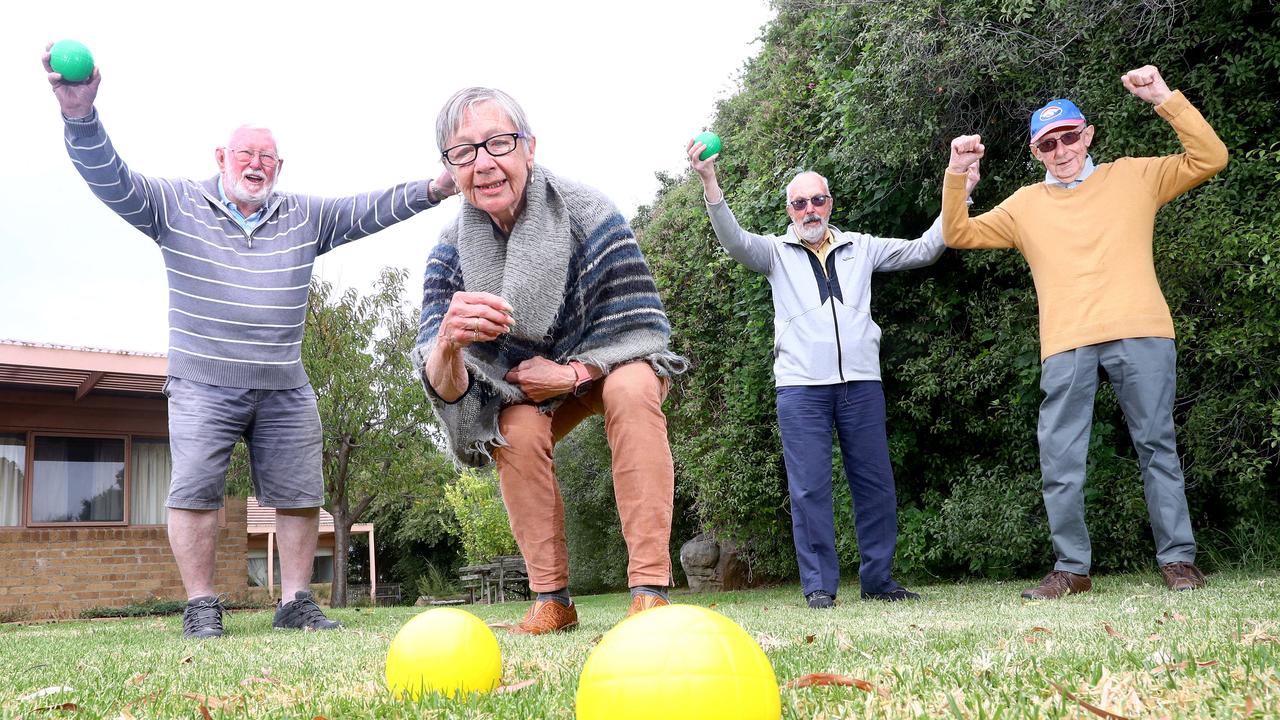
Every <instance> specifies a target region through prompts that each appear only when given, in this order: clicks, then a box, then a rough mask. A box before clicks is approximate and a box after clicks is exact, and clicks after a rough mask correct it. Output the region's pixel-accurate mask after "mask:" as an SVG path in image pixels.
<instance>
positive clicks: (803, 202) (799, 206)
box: [787, 195, 831, 212]
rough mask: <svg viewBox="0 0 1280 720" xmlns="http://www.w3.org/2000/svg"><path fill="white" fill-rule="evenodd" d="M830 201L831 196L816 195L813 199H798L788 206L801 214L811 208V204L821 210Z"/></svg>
mask: <svg viewBox="0 0 1280 720" xmlns="http://www.w3.org/2000/svg"><path fill="white" fill-rule="evenodd" d="M830 199H831V196H830V195H814V196H813V197H811V198H796V199H795V200H792V201H791V202H789V203H787V204H788V205H790V206H791V207H792V209H794V210H795V211H796V212H799V211H801V210H803V209H805V208H807V207H809V203H813V206H814V207H816V208H820V207H822V206H823V205H826V204H827V201H828V200H830Z"/></svg>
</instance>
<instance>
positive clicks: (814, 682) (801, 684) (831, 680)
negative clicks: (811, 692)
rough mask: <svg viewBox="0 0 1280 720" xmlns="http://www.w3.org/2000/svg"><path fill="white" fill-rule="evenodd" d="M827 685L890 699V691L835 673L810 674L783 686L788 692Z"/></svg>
mask: <svg viewBox="0 0 1280 720" xmlns="http://www.w3.org/2000/svg"><path fill="white" fill-rule="evenodd" d="M826 685H839V686H842V687H855V688H858V689H859V690H861V691H863V692H873V693H875V694H877V695H879V696H880V697H881V698H883V699H885V700H888V699H889V689H888V688H883V687H880V686H879V685H876V684H875V683H872V682H868V681H866V680H861V679H859V678H851V677H849V676H847V675H836V674H834V673H809V674H808V675H801V676H800V677H798V678H796V679H795V680H791V681H789V682H787V683H786V684H785V685H783V686H782V687H783V688H786V689H788V690H796V689H799V688H806V687H821V686H826Z"/></svg>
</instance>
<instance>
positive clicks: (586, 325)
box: [413, 167, 687, 466]
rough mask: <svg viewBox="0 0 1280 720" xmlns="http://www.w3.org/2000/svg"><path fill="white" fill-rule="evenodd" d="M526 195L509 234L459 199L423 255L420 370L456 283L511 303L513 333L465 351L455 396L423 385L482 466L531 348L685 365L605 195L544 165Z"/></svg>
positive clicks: (666, 370)
mask: <svg viewBox="0 0 1280 720" xmlns="http://www.w3.org/2000/svg"><path fill="white" fill-rule="evenodd" d="M525 201H526V205H525V210H524V212H523V213H522V214H521V216H520V218H519V219H518V220H517V222H516V225H515V227H514V228H513V229H512V231H511V236H510V238H507V239H503V238H501V237H500V236H498V235H497V234H496V233H495V232H494V229H493V222H492V221H491V220H490V218H489V216H488V214H487V213H485V212H484V211H482V210H479V209H477V208H475V207H473V206H471V205H470V204H466V203H464V204H463V207H462V212H461V213H460V214H459V216H458V219H457V221H456V222H455V223H454V224H453V225H452V226H450V227H448V228H446V229H445V231H444V232H443V233H442V234H441V237H440V242H439V243H438V244H437V245H436V247H435V249H434V250H433V251H432V253H431V257H430V258H429V259H428V260H427V269H426V275H425V279H424V283H423V297H422V320H421V323H420V325H419V330H418V341H417V347H416V348H415V349H414V351H413V360H414V364H415V366H416V367H417V369H418V372H419V375H420V376H421V373H422V367H423V365H424V364H425V362H426V359H427V357H428V356H429V355H430V354H431V348H432V347H433V346H434V345H435V342H436V336H437V334H438V333H439V332H440V322H441V320H442V319H443V318H444V314H445V312H446V311H447V310H448V308H449V302H450V300H451V299H452V298H453V294H454V293H455V292H458V291H460V290H466V291H470V292H488V293H492V294H494V295H498V296H501V297H502V298H504V299H506V300H507V302H509V303H511V306H512V307H513V308H514V313H513V315H514V317H515V320H516V324H515V327H514V329H513V330H512V332H511V333H510V334H508V335H505V336H503V337H500V338H498V339H497V340H494V341H492V342H487V343H476V344H474V345H471V346H469V347H468V348H467V349H466V350H465V351H464V360H465V362H466V365H467V371H468V373H469V375H470V377H471V379H472V382H471V386H470V387H469V388H468V390H467V392H466V393H465V394H464V395H463V396H462V397H461V398H459V400H457V401H456V402H454V403H446V402H444V401H443V400H441V399H440V398H439V397H438V396H437V395H436V394H435V393H434V392H432V390H431V387H430V385H427V386H426V389H427V396H428V397H429V398H430V399H431V401H432V404H433V405H434V407H435V410H436V413H437V415H438V416H439V417H440V420H441V422H442V424H443V425H444V427H445V431H446V433H447V434H448V436H449V442H450V447H451V449H452V450H453V452H454V455H455V456H456V457H457V459H458V461H459V462H461V463H463V464H466V465H473V466H479V465H483V464H485V463H486V462H487V461H488V459H489V455H490V451H491V450H492V448H493V446H495V445H505V440H504V439H503V438H502V437H501V435H500V434H499V432H498V422H497V420H498V413H499V411H500V410H501V408H502V407H503V406H504V405H506V404H511V403H519V402H528V398H526V397H525V396H524V393H522V392H521V390H520V388H518V387H516V386H514V385H511V384H510V383H508V382H506V381H505V380H504V379H503V376H505V375H506V373H507V371H509V370H510V369H511V368H513V367H515V366H516V365H518V364H519V363H521V362H523V361H524V360H527V359H529V358H531V357H533V356H535V355H536V356H541V357H545V358H548V359H550V360H553V361H555V362H558V363H567V362H569V361H572V360H580V361H582V362H584V363H588V364H591V365H595V366H596V367H598V368H601V369H602V370H604V371H605V372H608V371H609V370H610V369H611V368H613V367H615V366H617V365H619V364H621V363H624V362H628V361H631V360H640V359H643V360H647V361H648V362H649V364H650V365H651V366H653V368H654V371H655V372H657V373H658V374H659V375H660V376H674V375H678V374H680V373H683V372H684V371H685V370H686V368H687V362H686V361H685V359H684V358H681V357H679V356H678V355H675V354H673V353H671V352H670V351H669V350H668V349H667V341H668V338H669V337H670V335H671V326H670V324H669V323H668V321H667V315H666V312H665V311H664V310H663V307H662V300H661V299H660V298H659V297H658V288H657V286H656V285H655V284H654V280H653V275H652V274H651V273H650V272H649V266H648V265H647V264H646V263H645V260H644V255H643V254H642V253H641V252H640V246H639V245H638V244H637V243H636V239H635V235H634V234H633V233H632V232H631V227H630V226H629V225H628V224H627V221H626V220H625V219H624V218H623V217H622V214H621V213H619V212H618V210H617V208H616V207H614V205H613V203H611V202H610V201H609V200H608V198H606V197H604V196H603V195H602V194H600V192H599V191H597V190H595V189H593V188H590V187H587V186H585V185H581V184H578V183H575V182H572V181H569V180H565V179H562V178H558V177H556V176H555V175H553V174H551V173H550V172H548V171H547V170H545V169H543V168H541V167H535V168H534V170H533V173H532V174H531V176H530V178H529V184H528V187H527V189H526V191H525ZM424 384H425V377H424ZM555 404H556V403H555V402H554V401H552V402H550V403H548V404H547V407H548V408H550V407H554V405H555Z"/></svg>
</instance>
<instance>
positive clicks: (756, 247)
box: [685, 140, 773, 273]
mask: <svg viewBox="0 0 1280 720" xmlns="http://www.w3.org/2000/svg"><path fill="white" fill-rule="evenodd" d="M706 149H707V146H706V145H703V144H702V143H695V142H694V141H692V140H690V141H689V144H688V145H687V146H686V148H685V151H686V152H687V153H688V155H689V165H690V166H691V167H692V168H693V171H694V172H695V173H697V174H698V177H699V178H701V179H702V197H703V199H704V200H706V202H707V215H708V216H710V218H711V229H712V230H714V231H715V233H716V240H718V241H720V245H721V246H723V247H724V249H725V250H727V251H729V255H730V256H732V257H733V259H734V260H737V261H738V262H740V263H742V264H743V265H746V266H747V267H749V268H751V269H752V270H755V271H756V272H759V273H767V272H769V268H770V267H771V266H772V264H773V243H772V242H770V241H769V239H768V238H765V237H764V236H762V235H756V234H754V233H749V232H747V231H745V230H743V229H742V226H740V225H738V219H737V218H735V217H734V216H733V211H731V210H730V209H729V205H728V203H726V202H725V201H724V193H723V192H721V190H720V183H719V181H718V180H717V179H716V159H717V158H719V157H720V153H716V154H715V155H712V156H711V157H709V158H707V159H706V160H702V159H700V158H699V155H701V154H702V151H703V150H706Z"/></svg>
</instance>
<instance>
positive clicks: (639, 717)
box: [577, 605, 782, 720]
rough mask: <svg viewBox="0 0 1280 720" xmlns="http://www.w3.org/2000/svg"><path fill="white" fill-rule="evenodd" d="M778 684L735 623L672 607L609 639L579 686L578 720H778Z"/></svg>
mask: <svg viewBox="0 0 1280 720" xmlns="http://www.w3.org/2000/svg"><path fill="white" fill-rule="evenodd" d="M781 713H782V705H781V699H780V698H779V697H778V679H777V677H776V676H774V674H773V666H772V665H770V664H769V658H767V657H765V654H764V651H763V650H761V649H760V646H759V645H758V644H756V641H755V640H754V639H752V637H751V636H750V635H748V634H747V632H746V631H745V630H743V629H742V628H741V627H740V626H738V624H737V623H735V622H733V621H732V620H730V619H729V618H727V617H725V616H723V615H721V614H719V613H717V612H715V611H713V610H708V609H707V608H704V607H698V606H696V605H668V606H666V607H659V608H654V609H652V610H646V611H644V612H642V613H639V614H637V615H635V616H633V617H631V618H630V619H628V620H625V621H623V622H621V623H619V624H618V625H617V626H616V627H614V628H613V629H612V630H610V631H609V632H608V633H606V634H605V636H604V637H603V638H601V640H600V644H599V645H597V646H596V647H595V649H594V650H592V651H591V655H590V656H589V657H588V658H587V664H586V665H585V666H584V667H583V668H582V675H581V676H580V677H579V678H578V695H577V716H578V720H606V718H607V719H608V720H653V719H654V718H663V720H680V719H682V718H689V719H690V720H692V719H693V718H697V720H777V719H778V718H779V717H780V716H781Z"/></svg>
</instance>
